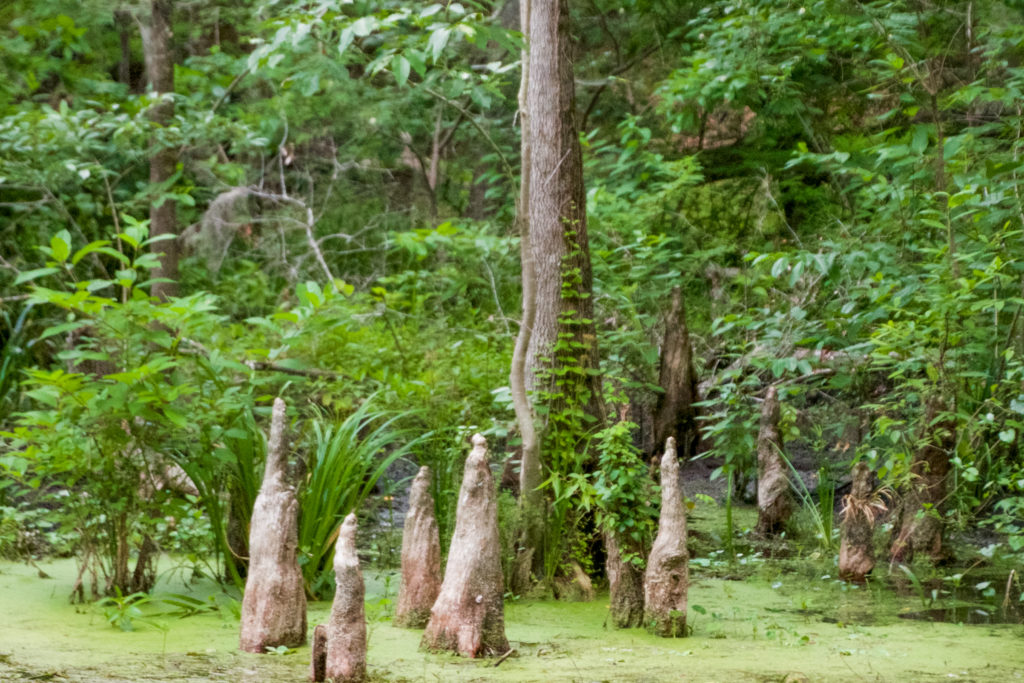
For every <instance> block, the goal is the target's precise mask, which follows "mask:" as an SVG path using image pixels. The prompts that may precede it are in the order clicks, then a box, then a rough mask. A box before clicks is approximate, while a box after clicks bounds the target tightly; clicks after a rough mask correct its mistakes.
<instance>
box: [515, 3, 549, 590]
mask: <svg viewBox="0 0 1024 683" xmlns="http://www.w3.org/2000/svg"><path fill="white" fill-rule="evenodd" d="M531 4H532V0H521V2H520V5H519V15H520V26H521V28H522V31H523V33H524V34H526V33H527V32H528V31H529V26H530V8H531ZM522 69H523V71H522V78H521V81H520V84H519V122H520V124H519V125H520V130H521V131H522V141H521V150H522V171H521V177H520V181H519V182H520V185H519V205H518V206H517V211H516V223H517V224H518V226H519V252H520V261H521V263H522V282H523V285H522V287H523V316H522V321H521V322H520V324H519V334H518V336H517V337H516V345H515V349H514V350H513V353H512V371H511V374H510V376H509V386H510V388H511V390H512V401H513V405H514V407H515V412H516V422H517V424H518V425H519V434H520V436H521V437H522V441H523V444H522V448H523V453H522V458H521V460H520V465H519V491H520V498H519V501H520V507H521V510H522V517H523V535H522V539H521V542H520V547H521V548H522V550H521V551H520V552H521V554H522V557H520V558H519V561H518V562H517V565H518V566H522V567H526V566H529V567H531V568H532V569H533V572H534V574H536V575H539V574H540V571H541V569H542V568H543V566H544V556H543V552H542V551H543V547H544V494H543V493H542V492H541V491H540V490H539V489H538V487H539V486H540V485H541V482H542V481H543V470H542V468H541V461H540V457H541V456H540V438H539V435H538V434H537V425H536V419H537V418H536V415H535V413H534V410H533V404H532V403H531V402H530V397H529V396H528V394H527V392H528V391H529V389H530V388H531V387H532V386H533V372H532V368H528V367H527V364H526V360H527V354H528V350H529V348H530V340H531V339H532V337H533V326H534V322H535V320H536V317H537V282H536V272H535V267H534V261H533V247H532V241H531V235H530V215H529V211H530V167H531V162H530V148H531V147H530V146H531V142H530V124H531V116H530V110H529V107H528V102H527V92H528V89H529V84H530V57H529V52H527V51H526V50H524V51H523V53H522ZM516 588H517V589H518V590H521V589H523V588H524V587H523V586H516Z"/></svg>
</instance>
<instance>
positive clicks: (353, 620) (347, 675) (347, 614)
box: [326, 514, 366, 683]
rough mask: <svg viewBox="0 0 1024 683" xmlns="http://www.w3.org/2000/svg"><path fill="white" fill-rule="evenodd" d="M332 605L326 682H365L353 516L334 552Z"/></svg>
mask: <svg viewBox="0 0 1024 683" xmlns="http://www.w3.org/2000/svg"><path fill="white" fill-rule="evenodd" d="M334 578H335V581H336V582H337V586H338V587H337V589H336V590H335V591H334V604H332V605H331V619H330V621H328V622H327V667H326V669H327V680H329V681H334V682H335V683H340V682H344V683H349V682H351V681H362V680H365V679H366V612H365V608H364V606H363V601H364V596H365V594H366V589H365V587H364V586H363V574H362V572H361V571H360V570H359V555H357V554H356V516H355V515H354V514H350V515H349V516H348V517H346V518H345V522H344V523H343V524H342V525H341V532H340V533H339V534H338V544H337V546H336V548H335V551H334Z"/></svg>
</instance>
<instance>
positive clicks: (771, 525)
mask: <svg viewBox="0 0 1024 683" xmlns="http://www.w3.org/2000/svg"><path fill="white" fill-rule="evenodd" d="M781 415H782V408H781V406H780V405H779V394H778V391H777V390H776V389H775V387H768V393H767V394H766V395H765V397H764V405H762V406H761V430H760V433H758V435H757V532H758V533H759V534H761V535H762V536H777V535H779V534H780V533H782V532H783V531H785V528H786V524H788V523H789V518H790V515H792V513H793V498H792V495H791V494H790V492H789V475H788V473H787V471H786V469H787V466H786V461H785V460H784V459H783V457H782V434H781V433H780V432H779V419H780V418H781Z"/></svg>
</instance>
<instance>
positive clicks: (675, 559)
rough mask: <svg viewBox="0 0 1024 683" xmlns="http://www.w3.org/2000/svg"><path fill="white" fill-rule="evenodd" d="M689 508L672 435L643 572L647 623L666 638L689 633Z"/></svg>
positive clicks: (662, 464) (645, 620)
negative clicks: (655, 526)
mask: <svg viewBox="0 0 1024 683" xmlns="http://www.w3.org/2000/svg"><path fill="white" fill-rule="evenodd" d="M689 563H690V553H689V551H688V550H687V549H686V509H685V508H684V507H683V494H682V491H680V490H679V458H678V456H677V455H676V441H675V439H673V438H672V437H669V438H668V440H667V441H666V443H665V455H663V456H662V458H661V518H660V519H659V520H658V535H657V537H656V538H655V539H654V545H653V546H652V547H651V555H650V557H648V558H647V572H646V573H645V574H644V622H645V623H646V624H647V625H648V629H649V630H650V631H651V632H652V633H654V634H656V635H659V636H662V637H664V638H682V637H685V636H686V592H687V590H688V589H689V586H690V567H689Z"/></svg>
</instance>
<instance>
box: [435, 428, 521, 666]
mask: <svg viewBox="0 0 1024 683" xmlns="http://www.w3.org/2000/svg"><path fill="white" fill-rule="evenodd" d="M500 557H501V544H500V542H499V537H498V506H497V501H496V499H495V491H494V477H493V476H491V470H490V467H489V466H488V463H487V441H486V440H485V439H484V437H483V436H481V435H480V434H476V435H474V436H473V451H472V452H471V453H470V454H469V457H468V458H467V459H466V468H465V471H464V473H463V476H462V488H461V489H460V491H459V504H458V508H457V510H456V512H455V532H454V534H453V535H452V543H451V547H450V548H449V549H448V564H447V565H446V566H445V571H444V582H443V583H442V584H441V592H440V594H439V595H438V596H437V601H436V602H435V603H434V606H433V608H432V609H431V610H430V622H429V623H428V624H427V630H426V632H425V633H424V634H423V642H422V644H421V647H423V648H425V649H428V650H449V651H452V652H458V653H460V654H462V655H465V656H468V657H480V656H494V655H502V654H505V653H506V652H508V649H509V646H508V639H506V637H505V605H504V602H503V597H502V596H503V590H504V580H503V578H502V574H501V560H500Z"/></svg>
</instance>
